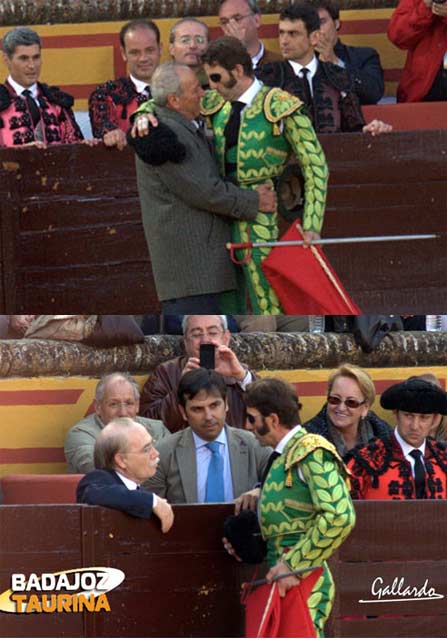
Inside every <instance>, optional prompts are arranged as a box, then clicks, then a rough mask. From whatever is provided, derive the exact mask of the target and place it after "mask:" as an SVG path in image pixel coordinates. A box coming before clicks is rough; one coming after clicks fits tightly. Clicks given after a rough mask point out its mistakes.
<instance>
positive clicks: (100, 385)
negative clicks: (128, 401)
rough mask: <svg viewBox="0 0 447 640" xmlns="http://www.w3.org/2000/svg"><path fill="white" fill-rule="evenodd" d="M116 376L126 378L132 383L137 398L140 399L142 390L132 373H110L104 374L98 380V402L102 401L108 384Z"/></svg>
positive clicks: (96, 398) (96, 397) (96, 393)
mask: <svg viewBox="0 0 447 640" xmlns="http://www.w3.org/2000/svg"><path fill="white" fill-rule="evenodd" d="M115 378H116V379H117V380H118V379H120V380H125V381H126V382H128V383H129V384H130V385H132V388H133V393H134V397H135V400H139V399H140V390H139V388H138V385H137V383H136V380H135V378H133V377H132V376H131V375H130V373H108V374H107V375H105V376H102V378H101V380H100V381H99V382H98V384H97V386H96V391H95V400H96V402H102V400H103V398H104V392H105V389H106V387H107V385H108V384H109V382H111V381H112V380H114V379H115Z"/></svg>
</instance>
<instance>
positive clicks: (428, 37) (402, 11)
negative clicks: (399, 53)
mask: <svg viewBox="0 0 447 640" xmlns="http://www.w3.org/2000/svg"><path fill="white" fill-rule="evenodd" d="M388 38H389V39H390V40H391V42H392V43H393V44H395V45H396V46H397V47H399V48H400V49H407V50H408V54H407V59H406V62H405V67H404V70H403V73H402V78H401V80H400V83H399V87H398V89H397V101H398V102H418V101H420V100H422V98H424V97H425V96H426V95H427V93H428V92H429V91H430V89H431V86H432V84H433V81H434V79H435V77H436V74H437V72H438V70H439V67H440V66H441V63H442V59H443V57H444V54H445V52H446V49H447V18H441V17H439V16H436V15H433V13H432V11H431V9H429V8H428V7H426V6H425V4H424V2H423V0H400V2H399V6H398V7H397V9H396V10H395V11H394V13H393V15H392V16H391V19H390V23H389V25H388Z"/></svg>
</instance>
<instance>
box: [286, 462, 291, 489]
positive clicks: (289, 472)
mask: <svg viewBox="0 0 447 640" xmlns="http://www.w3.org/2000/svg"><path fill="white" fill-rule="evenodd" d="M291 486H292V467H289V470H288V471H287V476H286V487H289V488H290V487H291Z"/></svg>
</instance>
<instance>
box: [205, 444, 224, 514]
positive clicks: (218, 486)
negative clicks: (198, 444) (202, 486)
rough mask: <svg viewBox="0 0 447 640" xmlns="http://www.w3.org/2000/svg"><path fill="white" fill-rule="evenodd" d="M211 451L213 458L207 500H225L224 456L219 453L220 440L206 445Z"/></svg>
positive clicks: (208, 480)
mask: <svg viewBox="0 0 447 640" xmlns="http://www.w3.org/2000/svg"><path fill="white" fill-rule="evenodd" d="M205 446H206V447H207V448H208V449H209V450H210V451H211V460H210V464H209V467H208V477H207V479H206V491H205V502H225V490H224V479H223V458H222V456H221V455H220V453H219V443H218V442H208V443H207V444H206V445H205Z"/></svg>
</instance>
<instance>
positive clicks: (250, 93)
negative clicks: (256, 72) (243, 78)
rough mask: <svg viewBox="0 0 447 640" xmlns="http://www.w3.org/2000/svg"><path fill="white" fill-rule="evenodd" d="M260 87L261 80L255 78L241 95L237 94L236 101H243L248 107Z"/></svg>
mask: <svg viewBox="0 0 447 640" xmlns="http://www.w3.org/2000/svg"><path fill="white" fill-rule="evenodd" d="M261 87H262V82H260V80H258V79H257V78H255V79H254V80H253V82H252V84H251V85H250V86H249V87H248V89H247V91H244V93H243V94H242V95H241V96H239V98H238V99H237V101H238V102H244V103H245V104H246V105H247V106H248V107H249V106H250V105H251V103H252V102H253V100H254V99H255V97H256V95H257V94H258V92H259V91H260V90H261Z"/></svg>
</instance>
